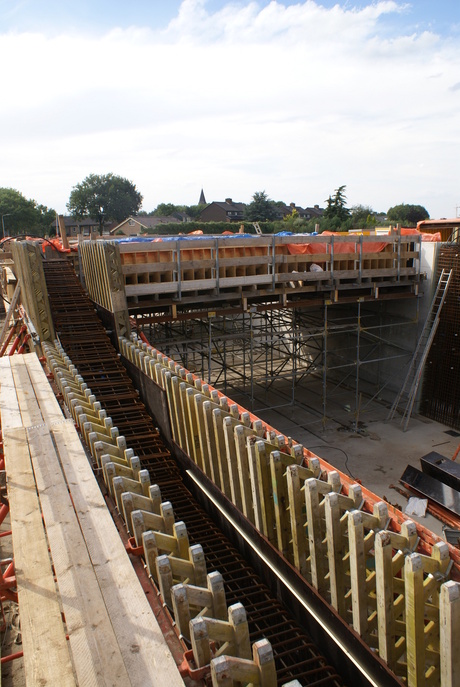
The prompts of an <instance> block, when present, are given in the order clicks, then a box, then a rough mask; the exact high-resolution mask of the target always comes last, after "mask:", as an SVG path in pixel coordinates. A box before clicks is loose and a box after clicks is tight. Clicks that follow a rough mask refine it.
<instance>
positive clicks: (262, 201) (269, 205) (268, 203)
mask: <svg viewBox="0 0 460 687" xmlns="http://www.w3.org/2000/svg"><path fill="white" fill-rule="evenodd" d="M277 214H278V213H277V211H276V204H275V203H274V201H273V200H270V198H269V197H268V196H267V194H266V193H265V191H257V192H256V193H254V195H253V196H252V203H249V205H247V206H246V210H245V213H244V216H245V219H247V220H248V221H250V222H269V221H271V220H274V219H275V218H276V216H277Z"/></svg>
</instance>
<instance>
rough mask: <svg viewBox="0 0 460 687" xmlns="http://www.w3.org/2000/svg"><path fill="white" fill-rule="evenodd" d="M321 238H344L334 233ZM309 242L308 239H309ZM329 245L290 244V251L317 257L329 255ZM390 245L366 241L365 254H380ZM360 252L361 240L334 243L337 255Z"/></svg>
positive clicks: (328, 232)
mask: <svg viewBox="0 0 460 687" xmlns="http://www.w3.org/2000/svg"><path fill="white" fill-rule="evenodd" d="M321 236H343V234H336V233H335V232H333V231H323V233H322V234H321ZM307 241H308V239H307ZM328 245H330V244H327V243H288V246H287V248H288V251H289V253H290V254H291V255H317V254H318V253H328V252H330V251H329V250H328ZM387 245H388V243H387V242H386V241H377V240H376V241H369V240H367V241H365V242H364V243H363V253H380V252H381V251H382V250H383V249H384V248H385V246H387ZM358 251H359V239H358V238H357V239H356V242H353V243H342V242H340V243H339V242H337V243H334V254H336V253H357V252H358Z"/></svg>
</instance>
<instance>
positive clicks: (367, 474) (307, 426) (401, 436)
mask: <svg viewBox="0 0 460 687" xmlns="http://www.w3.org/2000/svg"><path fill="white" fill-rule="evenodd" d="M228 395H229V397H231V398H232V399H233V400H234V401H237V402H238V403H241V404H242V405H244V406H245V407H247V408H248V407H249V403H248V398H247V397H244V396H242V395H240V394H237V393H232V392H231V391H230V390H229V391H228ZM290 396H291V389H290V388H288V387H285V388H284V389H283V387H282V386H278V385H277V388H276V391H272V392H270V394H263V401H262V395H261V396H260V397H259V398H256V400H255V402H254V404H253V405H254V409H253V412H254V413H255V414H256V415H257V416H258V417H260V418H261V419H262V420H263V421H265V422H267V423H269V424H270V425H271V426H272V427H274V428H275V429H277V430H279V432H281V433H282V434H285V435H286V436H290V437H292V438H293V439H294V440H295V441H297V442H299V443H301V444H303V445H304V446H305V447H306V448H308V449H310V450H311V451H313V452H314V453H316V455H318V456H320V457H321V458H323V459H324V460H326V461H328V462H329V463H330V464H331V465H333V466H334V467H336V468H337V469H338V470H340V471H342V472H344V473H346V474H349V475H351V476H352V477H354V478H358V479H359V480H361V482H362V484H363V485H364V486H365V487H367V488H368V489H370V490H371V491H372V492H374V493H375V494H377V495H378V496H380V497H382V498H383V497H384V496H385V497H386V499H387V500H388V501H389V502H390V503H392V504H398V505H399V506H400V507H401V508H402V509H404V508H405V506H406V504H407V499H406V498H404V496H402V495H400V494H399V493H398V492H397V491H396V490H394V489H392V488H391V487H390V485H392V484H395V485H398V486H401V485H400V484H399V482H398V480H399V479H400V477H401V475H402V474H403V472H404V470H405V467H406V465H408V464H410V465H413V466H414V467H416V468H418V469H421V468H420V458H421V457H422V456H423V455H425V454H427V453H429V452H430V451H433V450H434V451H437V452H438V453H441V454H442V455H444V456H446V457H448V458H451V457H452V456H453V454H454V452H455V450H456V449H457V447H458V445H459V443H460V433H459V436H454V437H452V436H450V435H449V434H447V432H448V431H452V430H451V428H449V427H446V426H444V425H441V424H439V423H438V422H434V421H433V420H429V419H427V418H424V417H422V416H420V415H418V416H417V415H414V416H413V417H411V419H410V421H409V425H408V429H407V431H405V432H404V431H403V429H402V427H401V426H400V424H399V419H398V417H397V416H396V417H395V418H394V419H393V420H392V421H391V422H389V423H386V422H385V419H386V417H387V415H388V408H387V407H386V406H384V405H382V404H381V403H378V402H375V401H373V402H370V403H369V402H368V401H367V400H362V401H361V409H360V414H359V423H358V427H356V414H355V413H354V412H353V411H352V408H353V406H354V400H355V399H354V392H352V391H344V392H341V393H340V395H338V396H337V394H336V395H335V397H334V399H332V400H331V401H330V402H329V403H328V408H327V419H324V418H323V416H322V413H321V395H320V388H319V386H318V388H317V389H316V390H315V388H314V385H313V386H312V385H311V383H310V382H309V387H308V390H307V389H306V388H302V386H301V385H299V386H298V387H296V390H295V399H296V400H295V403H294V404H293V405H284V406H282V407H278V408H273V409H269V408H268V409H267V408H266V406H265V404H268V405H270V406H272V407H273V406H275V405H281V404H282V402H283V400H286V401H289V399H290ZM264 406H265V409H264ZM357 428H358V432H357V431H356V429H357ZM408 517H409V516H408ZM410 518H411V519H414V520H417V521H418V522H420V523H421V524H423V525H424V526H425V527H428V528H429V529H430V530H432V531H433V532H435V533H436V534H438V535H439V536H442V532H443V529H442V528H443V523H441V522H440V521H439V520H437V519H436V518H434V517H433V516H431V515H430V514H427V515H426V516H425V517H423V518H420V517H416V516H410Z"/></svg>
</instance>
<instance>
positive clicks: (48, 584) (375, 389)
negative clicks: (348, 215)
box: [0, 228, 460, 687]
mask: <svg viewBox="0 0 460 687" xmlns="http://www.w3.org/2000/svg"><path fill="white" fill-rule="evenodd" d="M433 238H434V237H433V236H430V235H427V234H422V233H421V232H420V231H417V230H404V229H401V228H397V229H395V230H391V231H389V232H388V233H386V234H384V235H377V234H375V233H374V234H367V235H364V234H350V235H348V234H346V235H345V234H331V233H327V232H325V233H324V234H321V235H307V234H294V235H263V234H262V235H257V236H254V235H245V234H234V235H222V236H204V235H202V236H197V235H189V236H171V237H166V236H163V237H161V239H159V238H151V237H149V238H148V239H147V238H141V237H132V238H126V239H113V238H108V237H100V236H98V237H96V236H94V237H91V238H88V239H81V240H80V241H79V242H78V243H74V244H72V243H71V244H69V242H68V241H67V239H66V238H65V236H62V237H61V239H60V240H40V239H36V240H32V239H30V240H19V239H18V240H16V239H7V240H5V239H4V240H3V241H1V242H0V266H1V269H2V273H1V285H2V293H3V300H4V303H5V313H6V314H5V318H4V321H3V325H2V328H1V334H0V347H1V348H0V421H1V445H0V449H1V456H0V459H1V472H0V474H1V475H2V476H3V480H2V482H1V483H0V489H1V492H0V497H1V505H0V521H1V524H2V527H1V531H0V548H1V556H0V558H1V560H0V571H1V577H0V585H1V590H0V599H1V603H2V657H1V662H2V683H3V684H6V685H8V686H12V687H23V685H30V686H31V687H32V686H33V687H35V686H36V685H60V686H61V685H69V686H70V685H79V686H80V687H82V686H85V687H86V686H90V685H91V686H92V685H94V686H100V685H107V686H109V685H117V686H121V685H123V687H124V686H125V685H132V686H133V687H134V686H136V687H141V686H142V687H147V686H150V685H152V686H155V687H162V686H163V685H170V687H175V686H176V685H177V686H180V685H184V684H185V685H188V686H189V687H211V686H212V687H217V686H222V687H240V686H249V685H253V686H254V687H275V686H276V687H283V686H284V687H299V686H301V687H307V686H310V685H312V686H316V685H318V686H319V685H324V686H327V685H331V686H333V687H345V686H348V687H368V686H377V687H380V686H382V687H386V686H388V687H396V686H398V685H399V686H401V685H406V686H408V687H438V686H441V687H458V686H460V670H459V668H460V665H458V663H459V659H458V658H457V654H456V651H455V646H458V644H459V641H460V546H459V541H460V465H459V462H458V461H457V460H456V458H457V454H458V453H459V451H458V449H459V448H460V446H459V437H460V415H459V408H460V392H459V389H460V380H458V379H457V376H458V375H459V366H458V356H459V352H460V347H459V345H458V333H459V324H458V323H459V321H460V320H459V314H460V313H459V308H460V305H459V303H460V264H459V244H458V241H457V239H456V238H455V237H452V236H442V237H440V236H439V237H438V238H439V239H441V238H443V240H430V239H433ZM409 505H411V506H412V508H413V510H412V511H411V514H410V515H409V514H408V513H406V509H407V508H408V506H409ZM13 620H14V622H13ZM15 628H16V631H14V630H15ZM12 637H13V639H11V638H12ZM18 638H19V640H18ZM456 666H457V668H456Z"/></svg>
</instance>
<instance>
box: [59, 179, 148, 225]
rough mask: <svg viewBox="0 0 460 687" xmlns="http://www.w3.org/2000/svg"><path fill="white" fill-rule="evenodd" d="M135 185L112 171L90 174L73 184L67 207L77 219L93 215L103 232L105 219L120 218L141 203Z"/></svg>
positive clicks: (120, 220) (133, 210) (133, 211)
mask: <svg viewBox="0 0 460 687" xmlns="http://www.w3.org/2000/svg"><path fill="white" fill-rule="evenodd" d="M142 200H143V198H142V196H141V194H140V193H139V191H138V190H137V189H136V186H135V185H134V184H133V183H132V182H131V181H129V180H128V179H124V178H123V177H120V176H117V175H115V174H111V173H110V174H104V175H98V174H90V175H89V176H88V177H86V179H84V180H83V181H82V182H81V183H80V184H77V185H76V186H74V187H73V189H72V192H71V194H70V198H69V202H68V203H67V208H68V210H69V212H70V213H71V214H72V215H73V216H74V217H77V218H78V219H83V218H84V217H92V219H95V220H97V221H98V223H99V228H100V231H101V233H102V227H103V225H104V222H122V221H123V220H124V219H126V218H127V217H129V216H130V215H136V214H137V212H138V211H139V209H140V207H141V205H142Z"/></svg>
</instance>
